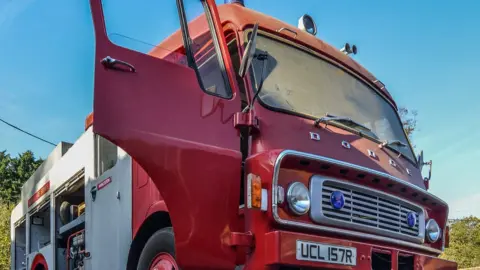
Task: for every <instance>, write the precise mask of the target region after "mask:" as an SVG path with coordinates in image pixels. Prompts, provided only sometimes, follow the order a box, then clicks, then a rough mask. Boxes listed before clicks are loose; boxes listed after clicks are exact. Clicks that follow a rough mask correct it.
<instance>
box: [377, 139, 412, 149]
mask: <svg viewBox="0 0 480 270" xmlns="http://www.w3.org/2000/svg"><path fill="white" fill-rule="evenodd" d="M392 145H398V146H399V147H407V146H408V145H407V144H406V143H404V142H401V141H399V140H394V141H384V142H383V143H381V144H379V145H378V147H380V148H383V147H385V146H392Z"/></svg>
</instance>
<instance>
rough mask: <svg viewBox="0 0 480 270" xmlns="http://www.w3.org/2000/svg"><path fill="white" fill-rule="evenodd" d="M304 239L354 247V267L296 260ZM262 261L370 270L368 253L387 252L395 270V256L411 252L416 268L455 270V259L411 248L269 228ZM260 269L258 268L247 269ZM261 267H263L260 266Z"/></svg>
mask: <svg viewBox="0 0 480 270" xmlns="http://www.w3.org/2000/svg"><path fill="white" fill-rule="evenodd" d="M297 240H304V241H311V242H317V243H325V244H333V245H340V246H347V247H355V248H356V249H357V266H356V267H355V268H353V267H350V266H340V265H334V264H327V263H317V262H305V261H298V260H296V258H295V251H296V245H295V243H296V241H297ZM264 241H265V251H266V252H265V264H266V265H268V266H269V268H267V269H276V266H277V265H295V266H309V267H318V268H321V269H365V270H367V269H368V270H370V269H371V252H372V250H374V251H375V252H381V253H389V254H391V255H392V268H391V269H392V270H397V269H398V267H397V258H398V257H397V256H398V254H399V253H401V254H409V255H414V256H415V258H414V265H415V269H425V270H426V269H436V270H440V269H442V270H449V269H457V264H456V263H455V262H451V261H447V260H442V259H438V258H434V257H431V256H428V255H423V254H412V253H411V252H410V251H407V250H401V249H396V248H393V247H389V246H385V245H376V246H375V248H373V247H372V246H371V245H368V244H365V243H361V242H354V241H350V240H340V239H336V238H330V237H321V236H315V235H310V234H302V233H293V232H287V231H272V232H269V233H267V234H266V235H265V237H264ZM250 269H259V268H250ZM262 269H263V268H262Z"/></svg>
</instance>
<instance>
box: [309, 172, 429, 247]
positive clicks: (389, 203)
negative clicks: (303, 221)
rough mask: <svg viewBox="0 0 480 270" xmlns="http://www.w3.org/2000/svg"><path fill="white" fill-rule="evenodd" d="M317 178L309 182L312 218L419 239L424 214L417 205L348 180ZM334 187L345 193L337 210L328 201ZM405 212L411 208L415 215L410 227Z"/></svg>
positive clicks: (379, 232)
mask: <svg viewBox="0 0 480 270" xmlns="http://www.w3.org/2000/svg"><path fill="white" fill-rule="evenodd" d="M320 182H321V185H312V188H315V189H316V191H313V190H312V192H313V194H312V195H314V196H312V198H313V205H312V213H311V214H312V218H313V219H314V220H315V221H317V222H320V223H327V224H334V225H340V226H342V225H343V227H347V228H352V229H361V230H362V229H363V230H367V231H368V232H373V233H378V234H383V235H387V236H395V235H397V236H398V237H397V238H401V239H406V240H412V241H416V242H420V241H423V236H424V229H423V228H424V225H422V224H425V217H424V214H423V210H422V209H421V208H420V207H418V206H415V205H413V204H412V205H410V204H409V203H408V202H406V201H403V200H401V199H399V198H396V197H394V196H390V195H388V194H385V193H382V192H379V191H375V190H372V189H369V188H365V187H362V186H358V185H353V184H349V183H348V182H344V181H333V180H326V179H321V180H320ZM318 189H321V191H320V190H318ZM336 190H338V191H341V192H342V193H343V194H344V196H345V204H344V207H343V208H342V209H340V210H337V209H335V208H333V206H332V205H331V203H330V196H331V194H332V192H334V191H336ZM319 191H320V192H319ZM320 198H321V202H319V200H320ZM319 206H320V207H319ZM409 212H413V213H414V214H415V217H416V223H415V225H414V226H413V227H409V226H408V225H407V214H408V213H409ZM422 226H423V227H422ZM421 228H422V229H421Z"/></svg>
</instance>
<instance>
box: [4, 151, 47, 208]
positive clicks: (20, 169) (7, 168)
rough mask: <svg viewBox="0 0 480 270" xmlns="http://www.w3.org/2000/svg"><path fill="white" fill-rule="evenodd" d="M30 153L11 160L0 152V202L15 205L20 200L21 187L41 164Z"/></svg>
mask: <svg viewBox="0 0 480 270" xmlns="http://www.w3.org/2000/svg"><path fill="white" fill-rule="evenodd" d="M42 162H43V160H42V159H37V158H35V156H34V155H33V153H32V151H26V152H24V153H22V154H19V155H18V157H16V158H12V157H11V156H10V155H9V154H7V153H6V151H3V152H0V200H1V201H2V202H6V203H13V204H15V203H17V202H18V200H19V199H20V191H21V188H22V185H23V184H24V183H25V182H26V181H27V180H28V178H30V176H31V175H32V174H33V173H34V172H35V170H36V169H37V168H38V166H40V165H41V164H42Z"/></svg>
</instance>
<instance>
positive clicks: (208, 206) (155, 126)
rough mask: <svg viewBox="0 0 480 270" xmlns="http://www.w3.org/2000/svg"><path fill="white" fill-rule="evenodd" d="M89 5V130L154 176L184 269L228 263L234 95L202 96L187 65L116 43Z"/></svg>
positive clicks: (233, 215) (236, 155) (235, 170)
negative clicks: (114, 66)
mask: <svg viewBox="0 0 480 270" xmlns="http://www.w3.org/2000/svg"><path fill="white" fill-rule="evenodd" d="M91 3H92V14H93V18H94V24H95V34H96V56H95V63H97V66H96V68H95V95H94V114H95V116H94V117H95V122H94V125H93V130H94V132H95V133H97V134H100V135H102V136H104V137H105V138H107V139H109V140H110V141H112V142H114V143H115V144H117V145H118V146H120V147H122V148H123V149H124V150H126V151H127V152H128V153H129V154H130V155H131V156H132V157H133V158H134V159H135V160H136V161H137V162H138V163H139V164H141V165H142V167H143V168H144V169H145V171H146V172H147V173H148V175H149V176H150V177H151V178H152V179H153V182H154V184H155V186H156V187H157V189H158V190H160V193H161V196H162V198H163V199H164V200H165V203H166V205H167V207H168V210H169V213H170V218H171V221H172V224H173V227H174V231H175V243H176V256H177V260H178V262H179V264H180V265H182V267H183V269H202V268H208V266H210V265H216V266H217V267H218V269H229V268H230V269H231V268H233V266H234V262H235V258H236V253H235V251H234V250H233V249H231V248H230V247H228V246H227V245H225V244H224V242H225V241H227V240H228V238H229V236H230V235H229V233H230V231H237V230H238V227H239V224H238V222H239V219H238V202H239V195H240V194H239V189H240V183H239V181H238V179H240V174H241V154H240V151H239V150H238V148H239V147H238V145H239V139H238V134H237V131H236V130H235V129H234V127H233V125H232V123H231V119H233V115H234V113H235V112H237V111H238V110H239V108H240V107H241V106H240V101H239V99H238V98H236V97H235V96H234V98H233V99H231V100H225V99H221V98H218V97H214V96H211V95H208V94H206V93H205V92H204V91H203V90H202V89H200V87H199V85H198V81H197V77H196V74H195V72H194V71H193V70H192V69H190V68H187V67H184V66H179V65H177V64H173V63H170V62H167V61H163V60H159V59H157V58H154V57H152V56H148V55H145V54H141V53H138V52H135V51H131V50H128V49H125V48H122V47H118V46H117V45H114V44H113V43H111V42H110V41H109V40H108V38H107V36H106V34H105V24H104V21H103V12H102V7H101V3H100V1H95V0H92V2H91ZM221 45H225V43H224V42H222V43H221ZM107 56H111V57H113V58H118V59H120V60H122V61H125V62H128V63H130V64H132V65H133V66H135V68H136V71H137V72H136V73H128V72H120V71H113V70H108V69H105V68H103V67H102V65H100V64H99V63H100V62H101V60H102V59H103V58H105V57H107ZM212 104H213V106H212ZM205 106H206V107H205ZM179 108H182V111H179V110H178V109H179ZM172 112H176V113H175V117H172ZM205 112H207V113H205ZM113 119H118V120H117V121H113ZM199 134H201V136H199ZM232 179H236V180H235V181H232Z"/></svg>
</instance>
